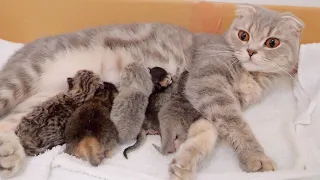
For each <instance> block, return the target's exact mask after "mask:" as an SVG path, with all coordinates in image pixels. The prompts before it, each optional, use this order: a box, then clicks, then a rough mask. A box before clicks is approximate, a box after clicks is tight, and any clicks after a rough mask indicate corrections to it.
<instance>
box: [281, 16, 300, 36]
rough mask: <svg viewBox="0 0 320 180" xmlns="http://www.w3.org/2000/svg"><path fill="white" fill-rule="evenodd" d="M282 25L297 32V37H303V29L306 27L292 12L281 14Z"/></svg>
mask: <svg viewBox="0 0 320 180" xmlns="http://www.w3.org/2000/svg"><path fill="white" fill-rule="evenodd" d="M281 16H282V19H283V20H282V23H286V24H288V25H289V26H290V27H291V28H292V29H293V30H295V31H296V32H297V35H299V36H300V35H301V32H302V29H303V28H304V27H305V25H304V23H303V22H302V20H301V19H299V18H298V17H297V16H295V15H294V14H292V13H290V12H285V13H281Z"/></svg>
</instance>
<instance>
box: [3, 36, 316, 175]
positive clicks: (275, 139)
mask: <svg viewBox="0 0 320 180" xmlns="http://www.w3.org/2000/svg"><path fill="white" fill-rule="evenodd" d="M21 46H22V45H21V44H16V43H11V42H7V41H3V40H0V67H1V66H2V65H3V64H4V63H5V62H6V60H7V58H8V56H9V55H10V54H12V53H13V52H14V51H15V50H16V49H18V48H20V47H21ZM319 51H320V44H312V45H302V46H301V58H300V59H301V60H300V61H301V62H300V64H299V71H298V78H294V79H293V78H284V79H283V80H282V81H281V82H280V83H278V84H276V85H274V90H273V93H272V94H271V95H270V96H268V97H267V98H266V99H265V100H264V101H262V102H261V103H260V104H258V105H256V106H254V107H252V108H250V109H249V110H248V111H247V112H246V113H245V117H246V120H247V121H248V123H249V124H250V126H251V128H252V130H253V131H254V134H255V135H256V137H257V138H258V139H259V141H260V142H261V144H262V145H263V147H264V148H265V151H266V153H267V154H268V155H269V156H270V157H271V158H272V159H274V160H275V162H276V164H277V166H278V171H276V172H268V173H251V174H248V173H243V172H242V171H241V169H240V167H239V165H238V160H237V158H236V156H235V153H234V151H233V150H232V148H230V147H229V146H228V145H227V144H224V143H220V144H218V146H217V148H216V149H215V153H214V155H213V157H212V159H211V160H208V163H207V165H206V166H205V167H203V168H202V169H201V172H199V173H198V174H199V175H198V178H197V179H199V180H206V179H219V180H221V179H261V180H262V179H266V180H270V179H272V180H275V179H309V178H310V179H320V131H319V130H320V107H318V108H317V106H316V105H317V103H318V102H320V96H319V99H318V100H314V101H313V102H312V103H311V101H309V100H308V97H309V96H311V94H312V97H314V99H315V97H316V96H317V94H318V93H319V94H320V89H319V90H318V89H316V88H318V86H319V87H320V73H319V71H318V69H320V61H319V60H320V55H318V54H319V53H318V52H319ZM310 54H311V55H312V56H310ZM316 65H318V66H316ZM297 81H299V82H300V83H297ZM299 84H300V85H299ZM301 86H302V87H303V89H304V90H303V91H302V90H301ZM318 91H319V92H318ZM306 92H307V93H306ZM306 94H308V95H306ZM297 102H298V103H297ZM310 103H311V106H312V107H314V108H312V107H311V108H309V110H310V109H312V110H313V111H311V112H310V113H309V114H310V116H308V115H303V116H299V115H300V114H301V113H302V112H303V111H304V110H306V109H308V107H309V106H310ZM314 105H315V106H314ZM302 124H303V125H302ZM152 143H156V144H159V143H160V138H159V137H158V136H148V140H147V143H146V144H145V145H144V146H143V147H142V148H141V149H139V150H138V151H135V152H132V153H131V154H129V160H126V159H125V158H124V157H123V155H122V150H123V149H124V147H125V146H122V147H121V148H120V149H119V151H118V152H117V153H116V154H115V156H114V157H113V158H112V159H106V160H105V161H104V162H103V163H102V164H101V165H100V166H99V167H96V168H94V167H90V166H89V164H88V163H87V162H83V161H81V160H78V159H75V158H73V157H71V156H69V155H66V154H64V153H63V148H64V147H63V146H59V147H56V148H54V149H53V150H50V151H48V152H46V153H44V154H42V155H39V156H37V157H32V158H29V160H28V162H27V163H28V164H27V165H29V166H28V167H27V168H26V169H25V170H24V171H23V172H22V173H21V175H19V176H17V177H16V178H14V179H22V180H24V179H32V180H43V179H50V180H61V179H78V180H82V179H86V180H97V179H108V180H122V179H123V180H124V179H131V180H135V179H136V180H160V179H167V174H168V173H167V165H168V163H169V162H170V160H171V158H172V155H170V156H166V157H165V156H162V155H160V154H159V153H157V151H156V150H155V149H154V148H153V146H152ZM126 146H127V145H126ZM305 167H306V169H307V170H303V169H304V168H305Z"/></svg>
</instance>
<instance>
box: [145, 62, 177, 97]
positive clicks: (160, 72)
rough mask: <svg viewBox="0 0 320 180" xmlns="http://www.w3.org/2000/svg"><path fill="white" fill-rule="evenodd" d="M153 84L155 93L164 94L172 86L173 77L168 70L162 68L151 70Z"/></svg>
mask: <svg viewBox="0 0 320 180" xmlns="http://www.w3.org/2000/svg"><path fill="white" fill-rule="evenodd" d="M149 70H150V75H151V79H152V83H153V85H154V87H153V92H154V93H159V92H163V91H164V90H165V89H166V88H167V87H168V86H169V85H171V84H172V77H171V76H170V75H169V74H168V73H167V71H166V70H164V69H163V68H160V67H153V68H149Z"/></svg>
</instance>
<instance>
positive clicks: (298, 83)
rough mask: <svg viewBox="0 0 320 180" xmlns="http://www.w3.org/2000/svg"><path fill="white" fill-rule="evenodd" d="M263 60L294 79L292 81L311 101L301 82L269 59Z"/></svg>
mask: <svg viewBox="0 0 320 180" xmlns="http://www.w3.org/2000/svg"><path fill="white" fill-rule="evenodd" d="M262 60H263V61H265V62H268V63H271V64H273V65H274V66H275V67H276V68H278V69H279V70H280V71H282V72H284V73H286V74H287V75H288V76H289V77H290V78H291V79H292V81H293V82H295V83H296V84H297V85H298V86H299V88H300V89H301V90H302V91H303V93H304V94H305V95H306V96H307V98H308V100H309V101H311V97H310V95H309V93H307V91H306V90H305V89H304V88H303V87H302V86H301V84H300V82H299V81H298V80H297V79H296V78H295V77H293V76H292V74H291V73H290V72H288V71H286V70H285V69H283V68H282V67H281V66H280V65H279V64H277V63H275V62H272V61H270V60H268V59H262Z"/></svg>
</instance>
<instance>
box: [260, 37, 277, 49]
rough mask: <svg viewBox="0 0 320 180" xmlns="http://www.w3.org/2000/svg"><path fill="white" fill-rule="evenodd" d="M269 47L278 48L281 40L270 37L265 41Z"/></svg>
mask: <svg viewBox="0 0 320 180" xmlns="http://www.w3.org/2000/svg"><path fill="white" fill-rule="evenodd" d="M264 44H265V45H266V46H267V47H268V48H276V47H278V46H279V45H280V40H279V39H277V38H269V39H267V40H266V42H265V43H264Z"/></svg>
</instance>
